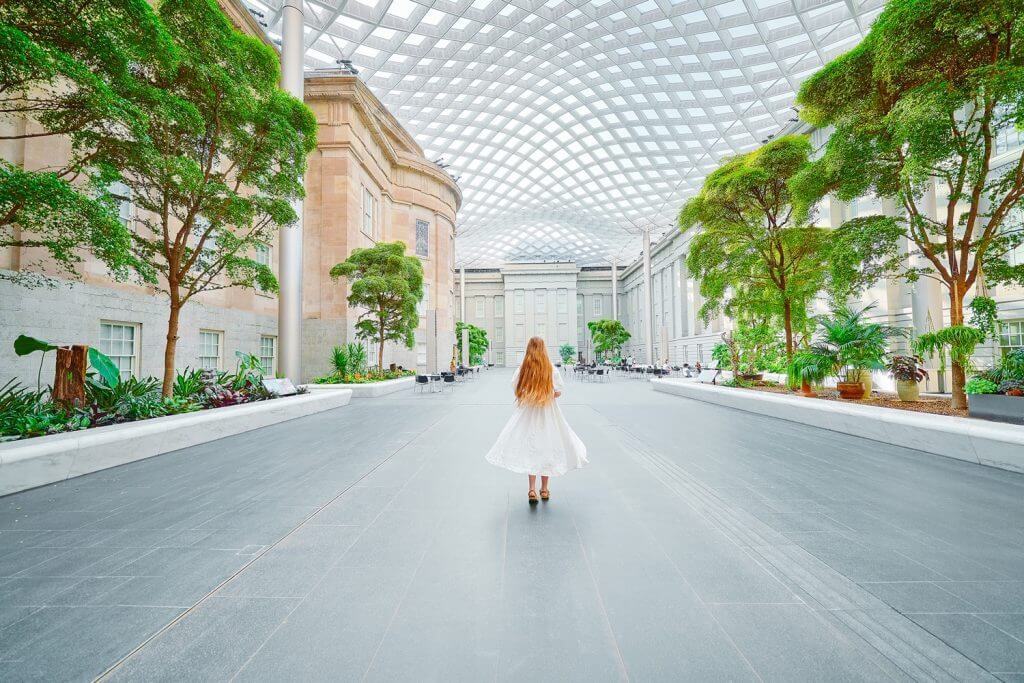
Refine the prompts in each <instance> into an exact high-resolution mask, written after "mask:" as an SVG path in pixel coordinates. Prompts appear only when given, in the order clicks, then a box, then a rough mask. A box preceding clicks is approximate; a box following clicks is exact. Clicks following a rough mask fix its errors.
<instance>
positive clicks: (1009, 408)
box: [967, 394, 1024, 425]
mask: <svg viewBox="0 0 1024 683" xmlns="http://www.w3.org/2000/svg"><path fill="white" fill-rule="evenodd" d="M967 412H968V413H969V414H970V416H971V417H977V418H980V419H982V420H993V421H995V422H1009V423H1011V424H1018V425H1024V397H1022V396H1005V395H1003V394H968V395H967Z"/></svg>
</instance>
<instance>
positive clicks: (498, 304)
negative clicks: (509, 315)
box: [494, 296, 505, 318]
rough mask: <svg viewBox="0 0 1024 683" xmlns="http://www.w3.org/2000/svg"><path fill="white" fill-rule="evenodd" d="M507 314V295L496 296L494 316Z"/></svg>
mask: <svg viewBox="0 0 1024 683" xmlns="http://www.w3.org/2000/svg"><path fill="white" fill-rule="evenodd" d="M504 315H505V297H503V296H496V297H494V317H495V318H500V317H502V316H504Z"/></svg>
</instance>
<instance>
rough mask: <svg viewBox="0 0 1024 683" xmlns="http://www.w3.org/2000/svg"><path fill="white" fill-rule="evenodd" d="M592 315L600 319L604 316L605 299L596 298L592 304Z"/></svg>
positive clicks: (601, 297)
mask: <svg viewBox="0 0 1024 683" xmlns="http://www.w3.org/2000/svg"><path fill="white" fill-rule="evenodd" d="M590 312H591V315H595V316H597V317H598V318H600V317H601V316H603V315H604V297H603V296H595V297H594V300H593V302H591V304H590Z"/></svg>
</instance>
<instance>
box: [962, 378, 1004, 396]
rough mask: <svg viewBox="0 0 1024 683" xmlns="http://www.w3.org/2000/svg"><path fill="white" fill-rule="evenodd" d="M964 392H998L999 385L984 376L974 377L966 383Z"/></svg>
mask: <svg viewBox="0 0 1024 683" xmlns="http://www.w3.org/2000/svg"><path fill="white" fill-rule="evenodd" d="M964 392H965V393H968V394H998V393H999V385H997V384H996V383H995V382H990V381H989V380H987V379H985V378H983V377H972V378H971V379H969V380H968V381H967V382H966V383H965V384H964Z"/></svg>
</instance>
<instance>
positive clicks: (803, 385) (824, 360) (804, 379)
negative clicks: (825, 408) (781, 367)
mask: <svg viewBox="0 0 1024 683" xmlns="http://www.w3.org/2000/svg"><path fill="white" fill-rule="evenodd" d="M834 367H835V361H834V359H833V358H831V357H830V356H828V355H826V354H822V353H819V352H817V351H815V350H806V351H798V352H796V353H795V354H793V360H791V361H790V362H789V365H788V366H786V377H787V379H788V380H789V385H790V387H793V388H794V390H796V391H799V392H800V395H801V396H806V397H808V398H814V397H816V396H817V394H816V393H815V391H814V385H815V384H820V383H821V382H823V381H825V378H826V377H828V376H829V374H831V372H832V370H833V368H834Z"/></svg>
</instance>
